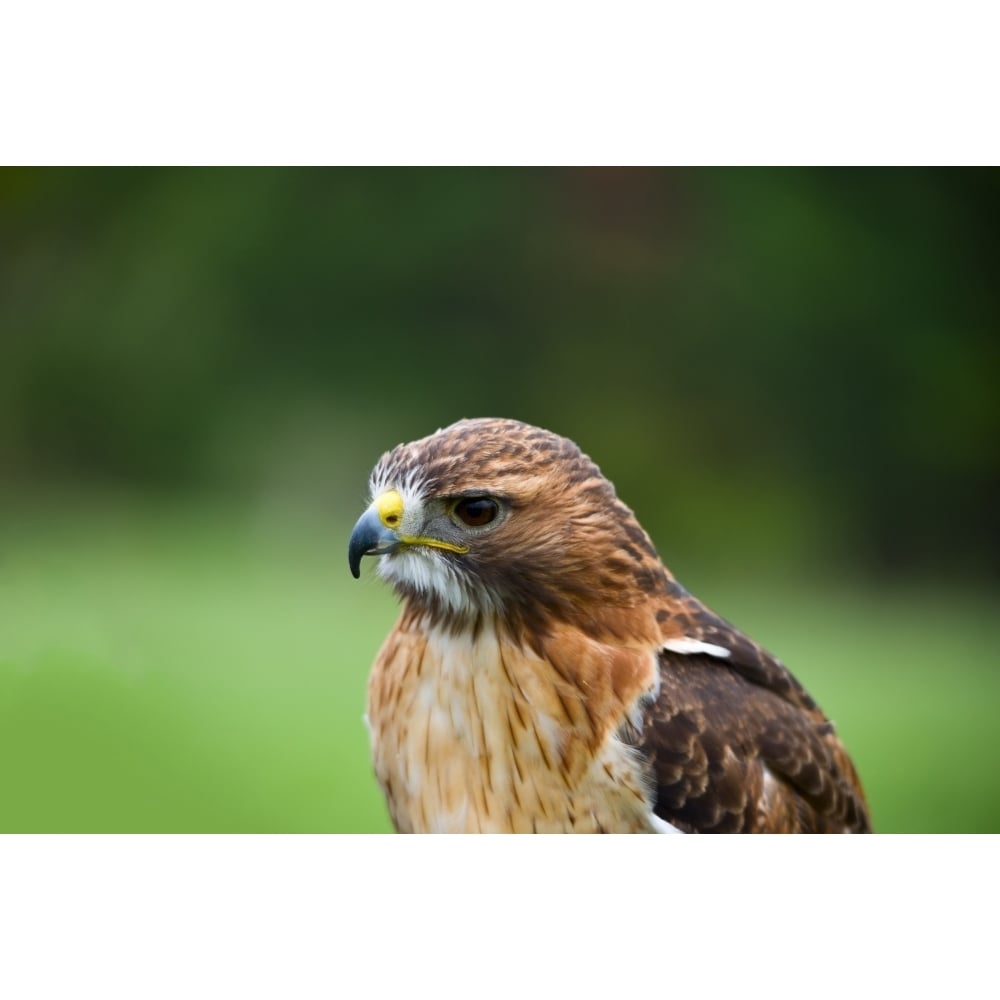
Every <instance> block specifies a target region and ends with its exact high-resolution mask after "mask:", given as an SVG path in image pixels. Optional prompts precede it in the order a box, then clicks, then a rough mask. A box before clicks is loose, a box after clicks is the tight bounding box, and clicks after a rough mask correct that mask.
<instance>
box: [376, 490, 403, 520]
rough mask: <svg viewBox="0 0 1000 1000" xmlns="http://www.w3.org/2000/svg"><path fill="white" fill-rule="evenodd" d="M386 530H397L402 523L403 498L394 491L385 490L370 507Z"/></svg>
mask: <svg viewBox="0 0 1000 1000" xmlns="http://www.w3.org/2000/svg"><path fill="white" fill-rule="evenodd" d="M372 506H373V507H374V508H375V509H376V510H377V511H378V516H379V520H380V521H381V522H382V523H383V524H384V525H385V526H386V527H387V528H398V527H399V526H400V524H401V523H402V521H403V498H402V497H401V496H400V495H399V494H398V493H397V492H396V491H395V490H386V491H385V493H383V494H382V495H381V496H379V497H377V498H376V500H375V503H374V504H373V505H372Z"/></svg>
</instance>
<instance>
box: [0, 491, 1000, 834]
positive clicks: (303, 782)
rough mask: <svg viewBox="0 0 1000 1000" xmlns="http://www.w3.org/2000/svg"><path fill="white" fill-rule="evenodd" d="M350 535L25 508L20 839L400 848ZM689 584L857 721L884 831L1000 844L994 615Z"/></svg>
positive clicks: (2, 616)
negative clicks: (365, 716) (383, 768)
mask: <svg viewBox="0 0 1000 1000" xmlns="http://www.w3.org/2000/svg"><path fill="white" fill-rule="evenodd" d="M349 528H350V518H349V517H348V516H347V515H346V512H344V514H343V516H337V515H333V516H327V515H317V514H303V513H302V512H301V511H290V510H283V509H281V508H280V507H274V508H271V509H265V510H256V511H252V512H250V511H239V510H231V509H228V508H227V506H226V505H225V504H223V503H213V504H206V503H205V502H200V503H197V504H190V505H187V504H184V503H173V504H171V505H167V506H164V505H154V504H148V503H134V502H125V501H120V502H113V503H109V502H108V501H107V499H106V498H105V499H102V500H101V502H99V503H93V504H90V503H88V502H87V501H85V500H82V499H81V500H69V499H67V498H63V502H62V503H61V504H60V505H59V506H58V507H57V508H50V507H45V506H41V507H29V506H27V505H24V506H21V507H18V508H17V509H16V510H8V511H6V512H5V514H4V517H3V518H2V526H0V775H2V795H0V830H3V831H5V832H10V831H21V832H91V831H94V832H119V831H120V832H143V831H150V832H189V831H190V832H205V831H219V832H237V831H261V832H283V831H288V832H318V831H343V832H383V831H388V830H389V829H390V826H389V823H388V819H387V816H386V813H385V809H384V806H383V804H382V799H381V795H380V793H379V791H378V788H377V786H376V784H375V780H374V778H373V776H372V774H371V770H370V765H369V757H368V743H367V733H366V731H365V728H364V726H363V724H362V720H361V716H362V713H363V711H364V703H365V684H366V678H367V673H368V669H369V666H370V663H371V660H372V658H373V656H374V654H375V652H376V650H377V648H378V645H379V643H380V642H381V639H382V637H383V636H384V635H385V633H386V632H387V630H388V629H389V628H390V627H391V625H392V622H393V620H394V617H395V614H396V606H395V602H394V599H393V597H392V595H391V594H390V593H389V592H388V590H387V589H386V588H385V587H384V586H382V585H381V584H380V583H379V582H378V581H377V580H376V579H375V578H374V577H373V575H372V572H371V566H370V565H367V564H366V566H365V572H364V573H363V576H362V580H361V581H360V582H355V581H354V580H353V579H351V577H350V575H349V573H348V569H347V565H346V557H345V550H346V539H347V533H348V531H349ZM661 548H663V546H662V545H661ZM675 569H676V567H675ZM679 575H681V576H682V578H684V574H683V573H680V574H679ZM685 582H686V583H687V584H688V585H689V586H690V587H691V589H692V590H695V591H696V592H697V593H698V594H699V596H701V597H702V598H703V599H704V600H706V601H707V602H708V603H709V604H711V605H712V606H714V607H715V608H716V610H718V611H719V612H720V613H722V614H724V615H726V616H727V617H729V618H730V619H732V620H734V621H735V622H736V623H737V624H739V625H740V626H741V627H742V628H744V629H745V630H747V631H749V632H750V633H751V634H752V635H754V636H755V637H756V638H758V639H759V640H760V641H762V642H764V643H765V644H766V645H768V646H769V648H771V649H772V650H773V651H774V652H776V653H777V654H778V655H779V656H781V657H782V658H783V659H784V661H785V662H786V663H787V664H788V665H789V666H790V667H791V668H792V669H793V670H794V671H795V672H796V674H797V675H798V676H799V677H800V679H801V680H802V681H803V682H804V683H805V684H806V685H807V687H808V688H809V689H810V690H811V692H812V693H813V694H814V696H815V697H816V698H817V699H818V700H819V701H820V703H821V704H822V705H823V706H824V708H825V709H826V711H827V712H828V714H830V715H831V717H832V718H833V719H834V720H835V721H836V722H837V724H838V727H839V730H840V732H841V734H842V736H843V738H844V740H845V741H846V743H847V745H848V747H849V748H850V750H851V752H852V754H853V755H854V757H855V760H856V762H857V764H858V767H859V769H860V771H861V774H862V777H863V779H864V781H865V784H866V787H867V790H868V793H869V797H870V801H871V807H872V811H873V815H874V821H875V825H876V829H877V830H879V831H882V832H902V831H922V832H936V831H952V832H973V831H996V830H998V829H1000V767H998V766H997V765H998V763H1000V760H998V753H997V742H998V740H997V724H996V719H995V707H996V705H997V704H998V703H1000V698H998V696H1000V675H998V674H997V671H996V670H995V661H996V656H995V650H997V649H998V648H1000V624H998V618H997V614H996V605H995V603H994V602H993V601H992V600H990V599H988V598H987V597H985V596H983V595H982V594H981V593H980V594H977V595H963V594H960V593H957V592H954V591H951V592H940V593H936V592H934V591H933V590H927V589H924V590H910V591H903V590H892V589H887V590H882V591H878V590H875V589H873V588H872V587H871V585H870V584H869V585H867V586H864V587H860V586H859V587H852V586H850V585H848V584H846V583H843V584H839V585H838V586H836V587H832V586H824V585H823V583H822V582H820V581H809V580H806V579H800V580H797V581H795V580H789V579H788V578H784V579H782V581H781V582H780V583H778V584H774V585H770V584H768V583H766V582H762V581H760V580H756V581H750V580H746V579H744V580H739V579H734V578H733V577H731V576H730V577H728V578H722V577H720V576H715V575H705V576H704V577H702V578H698V579H692V578H691V575H690V574H688V575H687V578H686V580H685Z"/></svg>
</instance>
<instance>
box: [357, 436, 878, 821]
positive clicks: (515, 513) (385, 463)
mask: <svg viewBox="0 0 1000 1000" xmlns="http://www.w3.org/2000/svg"><path fill="white" fill-rule="evenodd" d="M370 487H371V493H372V498H373V499H374V498H376V497H378V496H379V495H380V494H382V493H383V492H384V491H387V490H396V491H397V492H398V493H399V494H400V495H401V497H402V503H403V505H404V506H405V507H406V508H407V509H409V510H414V511H422V512H428V513H427V516H428V518H430V517H431V512H434V511H438V512H440V511H442V510H447V509H448V504H449V503H454V502H455V500H456V498H461V497H467V496H490V497H495V498H497V499H498V500H499V501H500V502H501V503H502V508H503V512H504V517H503V519H502V521H501V522H500V523H498V525H497V526H496V528H495V530H490V531H483V532H481V533H476V532H472V531H470V532H469V535H468V537H467V538H465V537H463V538H462V539H460V541H462V542H463V544H462V545H460V546H457V547H453V548H452V549H448V550H443V549H441V548H435V547H424V546H420V545H412V546H408V547H407V548H406V550H405V551H399V552H393V553H392V554H388V555H383V556H382V557H381V560H382V561H381V564H380V572H381V574H382V575H383V576H384V577H385V578H386V579H387V580H388V581H389V582H390V583H391V584H392V586H393V587H394V588H395V590H396V591H397V593H398V594H399V596H400V597H401V599H402V600H403V603H404V608H403V614H402V616H401V618H400V621H399V623H398V624H397V626H396V629H395V630H394V631H393V633H391V634H390V636H389V638H388V639H387V640H386V643H385V645H384V646H383V649H382V652H381V653H380V655H379V658H378V659H377V661H376V664H375V667H374V669H373V673H372V677H371V681H370V687H369V716H370V719H371V725H372V749H373V756H374V759H375V765H376V773H377V775H378V778H379V781H380V782H381V784H382V786H383V789H384V791H385V792H386V796H387V799H388V801H389V805H390V812H391V814H392V816H393V820H394V822H395V824H396V826H397V829H400V830H446V829H454V830H477V829H480V830H512V831H520V830H532V829H534V830H539V829H544V830H559V829H562V830H595V831H597V830H607V831H610V832H616V831H619V832H626V831H628V832H632V831H652V830H663V829H674V828H676V829H677V830H680V831H683V832H692V833H693V832H867V831H869V830H870V822H869V819H868V812H867V807H866V804H865V799H864V794H863V792H862V789H861V784H860V781H859V779H858V776H857V773H856V771H855V769H854V766H853V764H852V762H851V760H850V758H849V757H848V755H847V753H846V751H845V750H844V748H843V746H842V744H841V742H840V740H839V738H838V737H837V735H836V733H835V731H834V727H833V725H832V724H831V723H830V721H829V720H828V719H827V718H826V717H825V715H824V714H823V713H822V711H821V710H820V709H819V707H818V706H817V705H816V703H815V702H814V701H813V699H812V698H811V697H810V696H809V694H808V693H807V692H806V691H805V690H804V689H803V687H802V686H801V685H800V684H799V683H798V681H797V680H796V679H795V678H794V677H793V676H792V674H791V673H790V672H789V671H788V670H787V669H786V668H785V667H784V666H783V665H782V664H781V663H780V662H779V661H778V660H776V659H775V658H774V657H773V656H771V655H770V654H769V653H768V652H766V651H765V650H763V649H762V648H761V647H760V646H758V645H757V644H756V643H755V642H753V640H751V639H750V638H748V637H747V636H745V635H744V634H742V633H741V632H739V631H738V630H737V629H735V628H734V627H733V626H732V625H730V624H729V623H728V622H726V621H724V620H723V619H722V618H720V617H718V616H717V615H715V614H714V613H713V612H712V611H710V610H709V609H708V608H706V607H705V606H704V605H703V604H702V603H701V602H700V601H698V600H697V599H696V598H695V597H693V596H692V595H690V594H689V593H688V592H687V591H686V590H685V589H684V588H683V587H682V586H681V585H680V584H679V583H678V582H677V581H676V580H675V579H674V578H673V576H672V575H671V574H670V572H669V571H668V570H667V569H666V568H665V566H664V565H663V563H662V562H661V560H660V558H659V556H658V555H657V552H656V549H655V548H654V546H653V543H652V542H651V540H650V538H649V536H648V535H647V534H646V532H645V531H644V530H643V529H642V527H641V526H640V525H639V523H638V521H637V520H636V518H635V516H634V514H633V513H632V511H631V510H630V509H629V508H628V507H627V506H626V505H625V504H623V503H622V502H621V500H619V499H618V497H617V496H616V494H615V490H614V487H613V486H612V485H611V483H610V482H609V481H608V480H607V479H606V478H605V477H604V476H603V475H602V474H601V471H600V469H599V468H598V467H597V466H596V465H595V464H594V463H593V462H592V461H591V460H590V459H589V458H588V457H587V456H586V455H585V454H583V452H581V451H580V449H579V448H578V447H577V446H576V445H575V444H574V443H573V442H572V441H570V440H568V439H566V438H563V437H559V436H558V435H556V434H553V433H551V432H549V431H546V430H542V429H540V428H537V427H532V426H530V425H528V424H523V423H519V422H517V421H513V420H502V419H477V420H463V421H460V422H459V423H457V424H454V425H452V426H451V427H448V428H445V429H444V430H440V431H438V432H437V433H435V434H432V435H430V436H429V437H426V438H422V439H420V440H418V441H414V442H412V443H410V444H404V445H399V446H398V447H396V448H394V449H393V450H391V451H389V452H387V453H386V454H385V455H383V456H382V458H381V460H380V461H379V462H378V464H377V465H376V467H375V469H374V471H373V473H372V477H371V483H370ZM441 516H443V515H441ZM429 523H431V524H432V525H433V524H434V523H441V522H429ZM459 529H460V526H459ZM449 530H458V529H449ZM454 540H455V539H452V541H454ZM457 549H463V550H465V551H458V550H457Z"/></svg>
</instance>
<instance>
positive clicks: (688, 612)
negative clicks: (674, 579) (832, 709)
mask: <svg viewBox="0 0 1000 1000" xmlns="http://www.w3.org/2000/svg"><path fill="white" fill-rule="evenodd" d="M670 606H671V608H672V612H673V613H672V615H671V620H670V622H669V628H668V629H665V631H668V632H669V633H671V634H678V632H677V629H678V626H679V627H680V628H681V630H682V632H683V634H685V635H686V636H688V637H690V638H697V639H701V640H702V641H705V642H711V643H713V644H715V645H719V646H722V647H724V648H726V649H728V650H730V653H731V655H730V656H729V657H728V658H725V659H722V658H717V657H713V656H709V655H705V654H698V655H684V654H677V653H671V652H669V651H665V652H663V653H661V655H660V676H661V686H660V692H659V695H658V697H657V700H656V702H655V703H654V704H652V705H650V706H649V707H648V708H647V709H646V712H645V716H644V720H643V729H642V732H641V734H640V735H639V738H638V740H637V741H636V742H637V745H638V746H639V748H640V749H641V750H642V751H643V753H644V754H645V756H646V757H647V759H648V761H649V767H650V772H651V776H652V780H653V784H654V787H655V807H654V810H655V812H656V814H657V815H658V816H660V817H661V818H662V819H665V820H667V821H668V822H670V823H673V824H674V825H675V826H678V827H680V828H681V829H684V830H691V831H698V832H704V833H709V832H711V833H740V832H745V833H751V832H773V833H793V832H816V833H828V832H829V833H832V832H857V833H862V832H869V831H870V829H871V825H870V821H869V818H868V812H867V807H866V805H865V799H864V793H863V791H862V789H861V785H860V781H859V779H858V776H857V773H856V771H855V769H854V766H853V764H852V763H851V761H850V758H849V757H848V756H847V753H846V752H845V750H844V748H843V746H842V744H841V742H840V740H839V739H838V737H837V735H836V732H835V731H834V727H833V724H832V723H831V722H830V721H829V720H828V719H827V718H826V716H824V714H823V713H822V711H821V710H820V709H819V708H818V707H817V705H816V704H815V702H814V701H813V700H812V699H811V698H810V697H809V695H808V694H807V693H806V692H805V690H804V689H803V688H802V686H801V685H800V684H799V683H798V681H796V680H795V678H794V677H793V676H792V675H791V673H789V671H788V670H787V669H786V668H785V667H784V666H783V665H782V664H781V663H780V662H779V661H778V660H776V659H775V658H774V657H772V656H771V655H770V654H769V653H767V652H766V651H765V650H763V649H762V648H761V647H760V646H758V645H757V644H756V643H754V642H753V641H752V640H750V639H748V638H747V637H746V636H744V635H743V634H742V633H740V632H739V631H737V630H736V629H735V628H733V627H732V626H731V625H729V624H728V623H727V622H725V621H724V620H723V619H721V618H719V617H718V616H717V615H715V614H714V613H713V612H711V611H709V610H708V609H707V608H705V607H704V605H702V604H701V603H700V602H699V601H697V600H696V599H695V598H693V597H691V596H690V595H689V594H686V593H684V594H682V595H680V594H678V595H672V597H671V605H670ZM664 625H667V623H666V622H664Z"/></svg>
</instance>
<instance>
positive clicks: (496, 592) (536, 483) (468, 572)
mask: <svg viewBox="0 0 1000 1000" xmlns="http://www.w3.org/2000/svg"><path fill="white" fill-rule="evenodd" d="M371 498H372V500H371V504H370V506H369V507H368V509H367V510H366V511H365V512H364V513H363V514H362V515H361V517H360V519H359V520H358V522H357V524H356V525H355V527H354V531H353V532H352V534H351V540H350V547H349V562H350V567H351V571H352V573H353V574H354V575H355V576H358V575H359V573H360V564H361V559H362V557H363V556H365V555H373V556H379V557H380V559H379V573H380V575H381V576H382V577H383V578H385V579H386V580H388V581H389V582H390V583H391V584H392V585H393V586H394V588H395V589H396V590H397V591H398V592H399V593H400V595H401V596H403V597H405V598H407V599H408V600H410V601H413V602H415V603H416V604H417V605H418V606H420V605H423V606H425V607H426V610H428V611H429V612H430V613H431V614H437V615H440V616H443V617H446V618H448V619H450V620H452V621H453V622H456V623H457V622H462V621H467V620H468V619H470V618H477V617H479V616H482V615H484V614H486V615H492V616H506V617H507V618H518V617H520V618H524V617H525V616H526V615H528V614H530V613H531V610H532V609H541V608H544V609H545V610H546V611H547V612H548V613H550V614H552V613H555V614H557V615H559V614H560V613H562V614H564V615H565V614H570V613H576V614H579V613H581V612H582V611H584V610H585V608H584V605H585V604H587V603H588V602H590V603H595V602H603V603H607V604H611V605H616V606H621V605H623V604H631V603H634V602H635V601H636V600H637V599H638V598H637V597H636V593H635V591H636V586H637V583H638V584H648V583H649V580H650V576H649V574H650V573H655V572H660V570H659V560H658V559H657V558H656V554H655V551H654V550H653V548H652V545H651V544H650V543H649V540H648V538H647V537H646V535H645V533H644V532H643V531H642V529H641V528H640V527H639V525H638V524H637V523H636V521H635V519H634V516H633V515H632V513H631V511H629V510H628V508H626V507H625V506H624V505H623V504H621V502H620V501H618V500H617V498H616V496H615V491H614V487H613V486H612V485H611V483H610V482H608V480H606V479H605V478H604V477H603V476H602V475H601V473H600V470H599V469H598V468H597V466H596V465H594V463H593V462H591V461H590V459H589V458H587V457H586V456H585V455H584V454H583V453H582V452H581V451H580V450H579V448H577V446H576V445H575V444H573V442H571V441H569V440H567V439H566V438H562V437H559V436H558V435H555V434H552V433H550V432H549V431H544V430H541V429H539V428H536V427H531V426H529V425H527V424H522V423H518V422H517V421H513V420H494V419H481V420H463V421H460V422H459V423H457V424H454V425H452V426H451V427H448V428H446V429H444V430H442V431H438V432H437V433H436V434H433V435H431V436H430V437H426V438H423V439H421V440H419V441H415V442H412V443H411V444H405V445H400V446H398V447H397V448H395V449H393V450H392V451H390V452H387V453H386V454H385V455H383V456H382V458H381V460H380V461H379V462H378V464H377V465H376V467H375V469H374V471H373V473H372V477H371Z"/></svg>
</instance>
